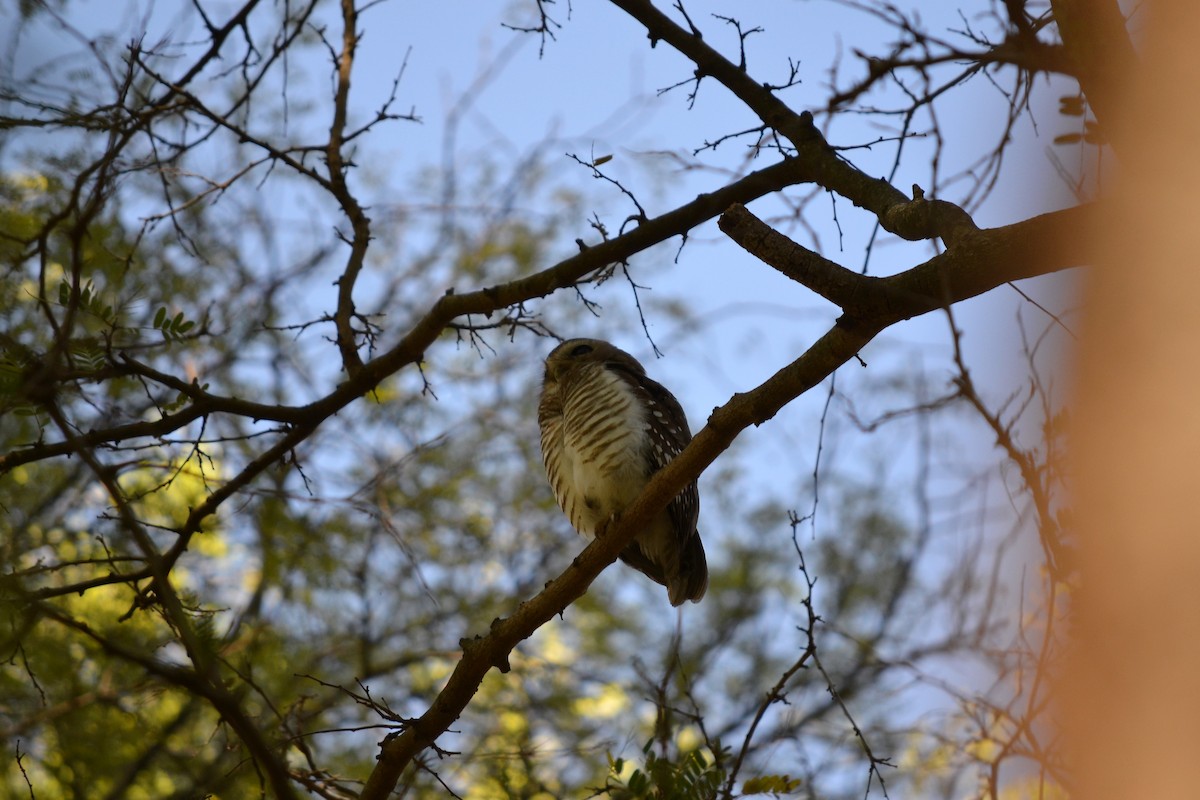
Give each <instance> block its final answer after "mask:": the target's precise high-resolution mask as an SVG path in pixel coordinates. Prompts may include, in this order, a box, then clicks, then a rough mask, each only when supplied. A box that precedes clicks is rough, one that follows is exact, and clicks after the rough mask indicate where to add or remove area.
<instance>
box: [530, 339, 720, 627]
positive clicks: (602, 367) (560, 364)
mask: <svg viewBox="0 0 1200 800" xmlns="http://www.w3.org/2000/svg"><path fill="white" fill-rule="evenodd" d="M538 424H539V425H540V426H541V429H542V460H543V461H544V462H545V464H546V475H547V476H548V477H549V479H550V486H551V487H552V488H553V489H554V497H555V498H556V499H557V500H558V504H559V505H560V506H561V507H562V510H563V511H565V512H566V514H567V517H568V518H569V519H570V520H571V525H572V526H574V528H575V530H577V531H579V532H580V533H581V534H583V535H584V536H585V537H586V538H587V539H588V540H591V539H593V538H595V536H596V531H597V529H598V528H600V527H601V526H602V525H603V524H604V523H606V522H607V521H608V520H609V519H610V518H612V516H613V515H614V514H616V513H619V512H621V511H623V510H624V509H625V507H626V506H628V505H629V504H630V503H632V502H633V501H634V499H636V498H637V496H638V494H640V493H641V491H642V488H643V487H644V486H645V485H646V483H647V482H648V481H649V480H650V476H651V475H653V474H654V473H655V472H657V471H658V470H660V469H662V468H663V467H665V466H666V465H667V464H668V463H670V461H671V459H672V458H674V457H675V456H677V455H678V454H679V453H680V451H682V450H683V448H684V447H685V446H686V445H687V443H688V442H690V441H691V440H692V434H691V432H690V431H689V430H688V424H687V418H686V417H685V416H684V415H683V409H682V408H681V407H680V405H679V401H678V400H676V399H675V398H674V396H672V395H671V393H670V392H668V391H667V390H666V389H664V388H663V387H662V386H661V385H660V384H658V383H656V382H655V381H652V380H650V379H649V378H647V377H646V371H645V369H643V368H642V365H641V364H639V363H638V361H637V359H635V358H634V357H633V356H631V355H629V354H628V353H626V352H624V351H623V350H618V349H617V348H616V347H613V346H612V345H611V344H609V343H608V342H602V341H600V340H598V339H570V340H568V341H565V342H563V343H562V344H560V345H559V346H558V347H556V348H554V350H553V351H551V353H550V355H549V356H547V357H546V375H545V378H544V380H543V383H542V399H541V402H540V403H539V404H538ZM699 513H700V494H699V492H698V491H697V490H696V482H695V481H693V482H692V483H691V484H689V485H688V486H687V488H685V489H684V490H683V491H682V492H680V493H679V494H678V495H677V496H676V497H675V499H674V500H672V501H671V503H670V505H668V506H667V507H666V509H665V510H664V511H662V512H661V513H660V514H659V515H658V516H657V517H655V518H654V520H653V521H652V522H651V523H650V525H649V526H648V527H647V528H646V529H645V530H644V531H642V532H641V533H639V534H638V535H637V536H636V537H635V538H634V539H633V541H632V542H631V543H630V544H629V546H628V547H626V548H625V549H624V550H623V551H622V552H621V560H622V561H624V562H625V563H626V564H628V565H629V566H631V567H633V568H634V569H636V570H639V571H640V572H643V573H645V574H646V575H647V576H649V577H650V579H651V580H653V581H655V582H657V583H661V584H662V585H663V586H666V587H667V594H668V596H669V598H670V600H671V605H673V606H677V605H680V604H682V603H683V601H684V600H691V601H692V602H693V603H698V602H700V598H701V597H703V596H704V591H705V589H707V588H708V564H707V563H706V561H705V558H704V545H702V544H701V543H700V534H699V533H698V532H697V531H696V517H697V516H698V515H699Z"/></svg>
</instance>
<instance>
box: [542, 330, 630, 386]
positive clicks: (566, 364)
mask: <svg viewBox="0 0 1200 800" xmlns="http://www.w3.org/2000/svg"><path fill="white" fill-rule="evenodd" d="M587 364H599V365H600V366H602V367H606V368H611V369H623V370H628V371H629V372H632V373H634V374H636V375H645V374H646V370H645V369H644V368H643V367H642V365H641V364H640V363H639V362H638V360H637V359H636V358H634V357H633V356H631V355H629V353H626V352H625V351H624V350H622V349H621V348H619V347H614V346H613V345H611V344H609V343H608V342H605V341H603V340H601V339H567V340H566V341H565V342H563V343H562V344H560V345H559V346H558V347H556V348H554V349H553V350H551V351H550V355H548V356H546V375H545V380H546V382H547V383H549V382H558V381H560V380H562V378H563V376H565V375H566V374H567V373H568V372H570V371H571V370H573V369H577V368H579V367H581V366H584V365H587Z"/></svg>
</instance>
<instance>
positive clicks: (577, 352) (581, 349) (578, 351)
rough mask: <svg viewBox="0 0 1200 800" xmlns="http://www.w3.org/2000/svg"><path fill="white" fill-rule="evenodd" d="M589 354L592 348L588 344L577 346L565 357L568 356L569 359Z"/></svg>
mask: <svg viewBox="0 0 1200 800" xmlns="http://www.w3.org/2000/svg"><path fill="white" fill-rule="evenodd" d="M590 352H592V346H591V345H590V344H577V345H575V346H574V347H572V348H571V352H570V353H568V354H567V355H569V356H570V357H571V358H575V357H576V356H581V355H583V354H585V353H590Z"/></svg>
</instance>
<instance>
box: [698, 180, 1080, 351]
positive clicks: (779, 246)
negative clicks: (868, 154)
mask: <svg viewBox="0 0 1200 800" xmlns="http://www.w3.org/2000/svg"><path fill="white" fill-rule="evenodd" d="M1097 215H1098V207H1097V206H1096V205H1095V204H1091V205H1086V206H1076V207H1074V208H1069V209H1066V210H1064V211H1054V212H1051V213H1049V214H1042V215H1041V216H1037V217H1033V218H1031V219H1027V220H1023V221H1021V222H1017V223H1014V224H1012V225H1005V226H1004V227H1000V228H990V229H986V230H980V231H974V232H970V233H964V234H962V235H960V236H958V237H957V238H956V239H955V244H954V246H952V247H951V248H950V249H949V250H946V251H945V252H943V253H940V254H938V255H936V256H934V257H933V258H931V259H929V260H928V261H926V262H924V263H923V264H918V265H917V266H915V267H912V268H911V269H908V270H905V271H903V272H900V273H898V274H896V275H892V276H889V277H884V278H877V277H873V276H870V275H862V274H860V273H858V272H853V271H851V270H848V269H846V268H845V267H843V266H841V265H839V264H836V263H834V262H833V261H830V260H829V259H827V258H825V257H824V256H821V255H819V254H817V253H814V252H813V251H811V250H809V249H807V248H805V247H803V246H801V245H799V244H797V243H796V242H793V241H792V240H791V239H789V238H788V237H786V236H784V235H783V234H782V233H779V232H778V231H776V230H774V229H773V228H771V226H769V225H767V224H766V223H765V222H763V221H762V220H760V219H758V218H757V217H755V216H754V215H753V214H751V213H750V212H749V211H747V210H746V208H745V207H744V206H740V205H738V206H732V207H731V208H730V209H729V210H728V211H726V212H725V214H723V215H722V217H721V220H720V222H719V225H720V227H721V230H722V231H724V232H725V233H726V234H728V236H729V237H730V238H731V239H733V240H734V241H735V242H737V243H738V244H739V245H741V246H742V247H743V248H744V249H745V250H746V251H747V252H749V253H751V254H752V255H754V256H756V257H758V258H759V259H761V260H762V261H763V262H764V263H766V264H767V265H769V266H771V267H774V268H775V269H777V270H779V271H780V272H781V273H783V274H784V275H786V276H787V277H788V278H791V279H792V280H794V281H796V282H797V283H800V284H801V285H803V286H805V287H807V288H809V289H812V290H813V291H814V292H816V293H817V294H819V295H821V296H822V297H824V298H825V299H827V300H829V301H830V302H833V303H835V304H836V305H837V306H838V307H840V308H841V309H842V310H843V311H844V312H845V313H846V317H847V318H848V319H853V320H855V321H857V322H858V323H860V324H865V325H867V326H868V327H881V328H882V327H886V326H888V325H892V324H894V323H896V322H899V321H900V320H904V319H909V318H911V317H915V316H919V315H921V314H925V313H928V312H930V311H933V310H934V309H937V308H944V307H946V306H949V305H952V304H954V303H958V302H961V301H963V300H967V299H969V298H971V297H976V296H977V295H980V294H983V293H984V292H987V291H990V290H992V289H994V288H996V287H997V286H1000V285H1001V284H1004V283H1007V282H1009V281H1016V280H1021V279H1022V278H1031V277H1034V276H1036V275H1046V274H1049V273H1051V272H1057V271H1060V270H1063V269H1068V268H1070V267H1074V266H1079V265H1082V264H1084V263H1086V262H1087V261H1088V259H1089V258H1090V255H1091V254H1090V252H1089V250H1088V248H1087V243H1088V242H1089V241H1090V234H1089V230H1091V229H1094V226H1095V224H1096V220H1095V218H1096V216H1097Z"/></svg>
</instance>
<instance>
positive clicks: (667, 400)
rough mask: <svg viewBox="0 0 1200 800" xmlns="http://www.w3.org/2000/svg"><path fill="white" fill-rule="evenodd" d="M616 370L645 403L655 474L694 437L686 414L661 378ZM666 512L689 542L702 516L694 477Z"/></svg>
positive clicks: (650, 453)
mask: <svg viewBox="0 0 1200 800" xmlns="http://www.w3.org/2000/svg"><path fill="white" fill-rule="evenodd" d="M610 368H611V365H610ZM615 371H616V372H617V373H618V374H619V375H621V377H622V378H624V379H625V380H626V381H628V382H629V384H630V386H631V387H632V388H633V390H634V392H635V393H636V394H637V395H638V397H639V398H640V399H641V400H642V401H643V403H644V404H645V406H646V423H647V425H648V432H649V435H650V436H649V439H650V452H649V453H648V456H649V458H648V460H649V463H650V470H649V472H648V473H647V475H653V474H654V473H656V472H658V471H659V470H660V469H662V468H663V467H665V466H666V465H667V464H669V463H671V460H672V459H674V458H675V457H676V456H677V455H679V454H680V453H681V452H683V448H685V447H687V445H688V442H690V441H692V432H691V431H690V430H689V429H688V423H687V416H686V415H685V414H684V413H683V407H682V406H681V405H679V401H678V400H676V399H675V396H674V395H673V394H671V393H670V392H669V391H667V389H666V387H665V386H663V385H662V384H660V383H659V382H657V381H655V380H653V379H651V378H647V377H646V376H645V375H644V374H640V373H637V372H633V371H631V370H626V369H617V370H615ZM667 514H668V515H669V516H670V518H671V523H672V526H673V527H674V528H675V533H676V536H677V537H678V540H679V542H680V544H686V543H687V541H688V539H690V538H691V537H692V536H693V535H694V534H695V532H696V520H697V518H698V517H699V516H700V492H699V490H698V489H697V487H696V482H695V481H692V482H691V483H690V484H688V485H687V486H686V487H684V489H683V491H681V492H680V493H679V494H677V495H676V496H675V499H673V500H672V501H671V502H670V503H669V504H668V505H667Z"/></svg>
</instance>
